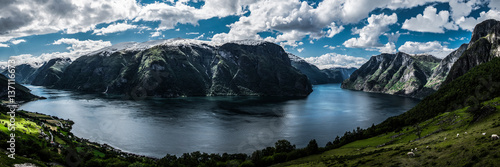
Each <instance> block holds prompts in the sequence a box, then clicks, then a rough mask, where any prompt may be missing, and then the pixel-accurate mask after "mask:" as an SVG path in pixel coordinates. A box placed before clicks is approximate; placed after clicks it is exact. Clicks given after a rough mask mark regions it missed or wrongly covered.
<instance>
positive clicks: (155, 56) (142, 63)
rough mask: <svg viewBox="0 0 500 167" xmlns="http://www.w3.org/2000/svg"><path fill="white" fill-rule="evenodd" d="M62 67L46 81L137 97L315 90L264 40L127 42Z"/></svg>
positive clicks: (288, 93)
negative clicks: (218, 42)
mask: <svg viewBox="0 0 500 167" xmlns="http://www.w3.org/2000/svg"><path fill="white" fill-rule="evenodd" d="M58 67H59V66H58ZM61 69H63V70H62V71H63V72H62V73H57V72H58V71H57V70H52V71H53V72H52V73H54V75H53V76H51V77H49V78H47V77H45V78H44V79H41V81H40V82H43V83H52V85H50V86H51V87H54V88H59V89H70V90H79V91H86V92H106V93H113V94H126V95H128V96H131V97H144V96H156V97H178V96H219V95H258V96H307V95H309V93H311V92H312V86H311V84H310V83H309V81H308V79H307V77H306V76H305V75H304V74H302V73H300V72H299V71H298V70H296V69H295V68H293V67H292V66H291V62H290V59H289V58H288V55H287V53H286V52H285V51H284V50H283V48H282V47H280V46H279V45H276V44H273V43H269V42H262V41H250V40H246V41H236V42H231V43H225V44H222V45H214V44H211V43H208V42H203V41H197V40H185V39H170V40H159V41H149V42H146V43H125V44H118V45H116V46H111V47H108V48H104V49H101V50H99V51H96V52H94V53H92V54H89V55H86V56H82V57H80V58H78V59H76V60H75V61H74V62H72V63H71V64H69V65H68V66H67V67H65V68H61ZM55 74H57V75H55ZM58 77H59V78H60V79H57V78H58ZM47 79H49V80H47ZM54 80H57V81H54ZM46 86H49V85H46Z"/></svg>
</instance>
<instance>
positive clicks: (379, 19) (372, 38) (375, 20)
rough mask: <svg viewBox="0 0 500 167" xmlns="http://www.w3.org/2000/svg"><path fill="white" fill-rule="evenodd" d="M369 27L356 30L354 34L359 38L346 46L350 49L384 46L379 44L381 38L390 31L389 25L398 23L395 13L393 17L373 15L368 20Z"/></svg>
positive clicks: (351, 40)
mask: <svg viewBox="0 0 500 167" xmlns="http://www.w3.org/2000/svg"><path fill="white" fill-rule="evenodd" d="M367 21H368V25H366V26H365V27H363V28H362V29H355V31H354V32H353V33H354V34H359V37H358V38H351V39H349V40H347V41H345V42H344V44H343V45H344V46H346V47H349V48H373V47H381V46H383V45H382V44H380V42H379V37H380V35H382V34H383V33H384V32H386V31H388V30H389V28H388V26H389V25H392V24H394V23H396V22H397V21H398V17H397V15H396V14H395V13H393V14H392V15H385V14H383V13H382V14H379V15H374V14H373V15H371V16H370V17H369V18H368V19H367Z"/></svg>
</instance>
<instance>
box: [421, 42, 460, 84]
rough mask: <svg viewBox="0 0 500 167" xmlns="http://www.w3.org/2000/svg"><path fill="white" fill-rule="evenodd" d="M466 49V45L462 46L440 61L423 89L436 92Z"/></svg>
mask: <svg viewBox="0 0 500 167" xmlns="http://www.w3.org/2000/svg"><path fill="white" fill-rule="evenodd" d="M466 49H467V44H462V45H461V46H460V47H459V48H458V49H457V50H455V51H453V52H451V53H450V54H449V55H448V56H446V57H445V58H444V59H443V60H441V62H440V63H439V65H438V66H437V67H436V68H435V69H434V72H433V73H432V76H431V77H430V78H429V81H428V82H427V84H425V87H427V88H430V89H432V90H438V89H439V88H440V87H441V84H442V83H443V82H444V80H445V79H446V76H448V73H449V72H450V70H451V67H452V66H453V64H455V62H456V61H457V60H458V58H460V56H462V54H463V53H464V51H465V50H466Z"/></svg>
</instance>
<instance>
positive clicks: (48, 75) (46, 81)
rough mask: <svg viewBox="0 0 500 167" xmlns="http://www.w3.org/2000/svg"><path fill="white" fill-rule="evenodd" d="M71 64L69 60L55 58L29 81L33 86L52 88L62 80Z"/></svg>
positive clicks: (45, 64) (37, 71)
mask: <svg viewBox="0 0 500 167" xmlns="http://www.w3.org/2000/svg"><path fill="white" fill-rule="evenodd" d="M70 64H71V59H69V58H55V59H52V60H49V61H48V62H46V63H44V64H43V65H42V66H41V67H40V68H38V69H37V70H36V71H35V72H34V73H33V74H34V75H32V76H30V78H28V81H31V84H32V85H37V86H52V85H53V84H54V83H56V82H57V81H59V80H60V79H61V76H62V74H63V71H64V70H65V69H66V67H68V66H69V65H70Z"/></svg>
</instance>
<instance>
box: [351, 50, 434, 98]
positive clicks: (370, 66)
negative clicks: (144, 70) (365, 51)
mask: <svg viewBox="0 0 500 167" xmlns="http://www.w3.org/2000/svg"><path fill="white" fill-rule="evenodd" d="M440 61H441V60H440V59H438V58H436V57H434V56H431V55H409V54H406V53H403V52H398V53H396V54H381V55H377V56H373V57H372V58H370V60H369V61H368V62H367V63H365V64H364V65H363V66H361V67H360V68H359V69H358V70H356V71H355V72H354V73H353V74H352V75H351V77H350V78H349V79H347V80H345V81H344V82H343V83H342V88H344V89H352V90H361V91H366V92H377V93H387V94H395V95H403V96H411V97H420V94H421V92H422V91H423V90H424V89H425V88H424V86H425V84H426V83H427V81H428V79H429V78H430V77H431V75H432V72H433V71H432V69H433V68H435V67H436V66H437V65H438V63H439V62H440Z"/></svg>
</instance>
